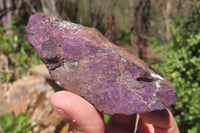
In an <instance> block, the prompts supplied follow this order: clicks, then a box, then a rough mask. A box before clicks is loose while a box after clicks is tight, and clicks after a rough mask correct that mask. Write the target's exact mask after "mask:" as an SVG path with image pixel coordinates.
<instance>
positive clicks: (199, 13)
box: [153, 3, 200, 133]
mask: <svg viewBox="0 0 200 133" xmlns="http://www.w3.org/2000/svg"><path fill="white" fill-rule="evenodd" d="M179 24H180V25H179V27H178V28H172V29H171V30H172V33H173V37H174V39H173V42H172V43H171V44H168V45H164V46H163V45H162V46H156V47H157V49H159V51H160V52H161V54H162V64H161V65H160V66H159V65H153V68H154V69H155V70H158V72H160V73H161V74H162V75H163V76H164V77H165V78H166V79H168V80H170V81H172V83H173V85H174V87H175V89H176V91H177V94H178V99H177V101H176V104H175V106H174V111H175V119H176V121H177V123H178V125H179V128H180V131H181V132H182V133H184V132H187V133H197V132H200V3H199V4H198V5H197V7H196V10H195V11H194V12H193V13H192V14H191V16H190V17H188V18H187V19H185V20H181V21H179Z"/></svg>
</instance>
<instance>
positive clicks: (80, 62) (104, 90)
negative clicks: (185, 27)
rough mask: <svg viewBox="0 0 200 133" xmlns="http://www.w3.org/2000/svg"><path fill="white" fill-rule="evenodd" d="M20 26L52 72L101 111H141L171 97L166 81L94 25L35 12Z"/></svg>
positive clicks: (157, 106) (161, 104) (155, 107)
mask: <svg viewBox="0 0 200 133" xmlns="http://www.w3.org/2000/svg"><path fill="white" fill-rule="evenodd" d="M26 30H27V35H28V41H29V43H30V44H31V45H32V46H33V47H34V48H35V49H36V51H37V53H38V55H39V56H40V58H41V59H42V60H43V62H44V63H45V65H46V67H47V68H48V70H49V73H50V75H51V76H52V78H53V79H54V80H56V81H57V83H58V84H59V85H60V86H61V87H63V88H65V89H66V90H68V91H71V92H73V93H75V94H78V95H81V96H82V97H84V98H85V99H87V100H88V101H89V102H91V103H92V104H93V105H95V106H96V108H97V109H99V110H100V111H101V112H104V113H108V114H126V115H129V114H134V113H137V112H138V113H144V112H150V111H153V110H162V109H164V108H166V107H168V106H170V105H172V104H174V102H175V99H176V97H177V96H176V92H175V90H174V88H173V86H172V85H171V83H170V82H168V81H166V80H165V79H163V78H162V77H161V76H159V75H158V74H156V73H155V72H153V71H152V70H151V69H149V68H148V67H147V66H146V65H145V64H144V62H143V61H142V60H140V59H138V58H136V57H135V56H133V55H131V54H129V53H128V52H126V51H125V50H123V49H121V48H119V47H117V46H115V45H114V44H112V43H111V42H109V41H108V40H107V39H106V38H105V37H103V36H102V34H101V33H100V32H98V31H97V30H96V29H94V28H87V27H84V26H81V25H78V24H74V23H71V22H67V21H64V20H61V19H59V18H55V17H52V16H48V15H45V14H40V13H37V14H34V15H32V16H31V18H30V20H29V22H28V25H27V27H26Z"/></svg>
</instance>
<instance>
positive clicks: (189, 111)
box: [0, 0, 200, 133]
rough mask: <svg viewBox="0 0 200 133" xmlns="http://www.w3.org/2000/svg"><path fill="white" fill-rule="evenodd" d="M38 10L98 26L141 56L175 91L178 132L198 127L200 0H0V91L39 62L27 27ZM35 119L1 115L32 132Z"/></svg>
mask: <svg viewBox="0 0 200 133" xmlns="http://www.w3.org/2000/svg"><path fill="white" fill-rule="evenodd" d="M36 12H43V13H46V14H50V15H54V16H58V17H60V18H62V19H65V20H68V21H72V22H75V23H80V24H82V25H85V26H88V27H96V28H97V29H98V30H99V31H101V32H102V34H104V35H105V36H106V37H107V38H108V39H110V41H112V42H114V43H115V44H116V45H119V46H121V47H123V48H125V49H127V50H128V51H129V52H130V53H133V54H135V55H136V56H138V57H140V58H141V59H143V60H145V61H146V62H147V63H148V64H149V65H150V66H152V68H153V69H154V70H155V71H156V72H157V73H160V74H161V75H162V76H163V77H164V78H166V79H167V80H170V81H171V82H172V83H173V85H174V87H175V89H176V91H177V94H178V99H177V101H176V104H175V105H174V106H172V111H173V113H174V116H175V119H176V121H177V123H178V126H179V128H180V131H181V133H199V132H200V56H199V55H200V1H198V0H162V1H161V0H0V89H1V91H0V93H6V91H8V90H9V88H10V86H11V85H12V84H13V83H14V82H15V81H17V80H19V79H21V78H23V77H25V76H28V75H30V72H29V68H30V67H33V66H36V65H38V64H41V63H42V62H41V60H40V59H39V58H38V56H37V55H36V52H35V51H34V49H33V48H32V47H31V46H30V45H29V44H28V42H27V37H26V32H25V26H26V24H27V22H28V19H29V17H30V15H32V14H33V13H36ZM11 112H12V111H11ZM21 119H22V120H23V121H25V124H24V127H23V124H21V126H20V127H21V128H18V129H16V127H19V126H17V125H19V123H20V122H21ZM16 121H18V122H16ZM22 123H23V122H22ZM13 125H15V126H13ZM35 125H36V123H34V122H31V121H29V116H28V115H27V113H25V114H18V115H16V114H15V116H12V114H1V117H0V132H8V131H9V132H12V131H13V132H14V131H17V132H18V131H20V130H24V131H23V132H34V131H33V130H32V129H33V127H34V126H35Z"/></svg>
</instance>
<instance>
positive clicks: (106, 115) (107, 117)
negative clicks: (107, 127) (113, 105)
mask: <svg viewBox="0 0 200 133" xmlns="http://www.w3.org/2000/svg"><path fill="white" fill-rule="evenodd" d="M103 116H104V121H105V123H108V121H109V120H110V115H108V114H103Z"/></svg>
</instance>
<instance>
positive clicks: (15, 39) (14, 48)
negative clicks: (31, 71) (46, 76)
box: [0, 21, 42, 82]
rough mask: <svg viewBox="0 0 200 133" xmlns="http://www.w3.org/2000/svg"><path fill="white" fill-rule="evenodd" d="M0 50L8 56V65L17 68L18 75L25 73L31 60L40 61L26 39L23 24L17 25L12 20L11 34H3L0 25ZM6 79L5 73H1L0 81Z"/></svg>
mask: <svg viewBox="0 0 200 133" xmlns="http://www.w3.org/2000/svg"><path fill="white" fill-rule="evenodd" d="M0 51H2V52H3V53H4V54H5V55H7V57H8V58H10V59H9V65H10V66H12V68H17V69H18V71H19V74H20V75H24V74H26V73H27V70H28V68H29V67H31V65H32V62H33V60H34V62H36V63H41V62H42V61H41V60H40V59H39V57H38V55H36V52H35V50H34V49H33V48H32V47H31V46H30V45H29V43H28V41H27V37H26V32H25V26H24V25H18V24H17V23H16V22H15V21H13V22H12V35H7V34H5V33H4V31H3V28H1V27H0ZM32 58H33V60H32ZM6 79H7V76H6V74H3V75H1V80H2V82H5V81H6Z"/></svg>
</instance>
